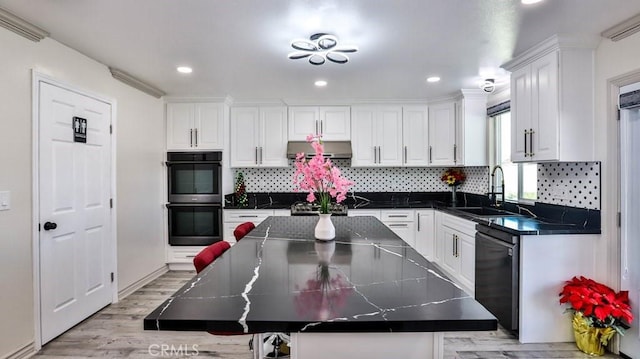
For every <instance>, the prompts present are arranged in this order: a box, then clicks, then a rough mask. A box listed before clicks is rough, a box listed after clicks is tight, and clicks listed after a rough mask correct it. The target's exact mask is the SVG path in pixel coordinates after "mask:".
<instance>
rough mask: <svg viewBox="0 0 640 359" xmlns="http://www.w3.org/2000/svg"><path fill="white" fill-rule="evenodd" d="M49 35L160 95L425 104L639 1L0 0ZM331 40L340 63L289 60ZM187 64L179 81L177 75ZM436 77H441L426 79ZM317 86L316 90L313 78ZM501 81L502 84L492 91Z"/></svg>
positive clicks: (624, 14) (598, 26) (624, 13)
mask: <svg viewBox="0 0 640 359" xmlns="http://www.w3.org/2000/svg"><path fill="white" fill-rule="evenodd" d="M0 7H2V8H4V9H6V10H8V11H10V12H12V13H14V14H16V15H18V16H20V17H22V18H24V19H26V20H27V21H29V22H32V23H33V24H35V25H37V26H39V27H42V28H44V29H45V30H47V31H49V32H50V33H51V37H52V38H53V39H55V40H57V41H59V42H61V43H64V44H66V45H68V46H70V47H72V48H74V49H76V50H78V51H80V52H82V53H84V54H86V55H88V56H90V57H92V58H94V59H96V60H97V61H100V62H102V63H104V64H105V65H108V66H112V67H115V68H118V69H120V70H123V71H125V72H128V73H130V74H132V75H134V76H136V77H137V78H139V79H141V80H143V81H145V82H147V83H150V84H152V85H154V86H156V87H158V88H160V89H162V90H163V91H165V92H166V93H167V94H168V95H171V96H205V97H221V96H231V97H232V98H233V99H234V100H236V101H243V100H247V101H248V100H257V99H260V100H266V101H269V100H285V101H286V102H290V103H291V102H295V101H331V100H338V101H339V100H342V101H344V100H368V99H371V100H384V99H387V100H393V99H434V98H438V97H444V96H449V95H451V94H452V93H454V92H455V91H456V90H459V89H461V88H477V86H478V82H479V81H480V80H481V79H483V78H486V77H495V78H497V79H498V80H499V82H502V83H506V82H507V81H508V73H506V72H505V71H504V70H502V69H500V65H501V64H503V63H505V62H506V61H507V60H509V59H511V58H512V56H513V55H517V54H519V53H521V52H522V51H524V50H526V49H527V48H529V47H531V46H532V45H535V44H536V43H538V42H540V41H542V40H544V39H546V38H548V37H549V36H551V35H553V34H556V33H561V34H592V35H598V34H600V32H601V31H603V30H605V29H607V28H608V27H610V26H612V25H615V24H617V23H619V22H620V21H622V20H625V19H627V18H629V17H631V16H632V15H635V14H637V13H640V1H638V0H546V1H544V2H542V3H539V4H535V5H532V6H525V5H522V4H521V3H520V0H350V1H346V0H290V1H287V0H133V1H132V0H55V1H52V0H28V1H25V0H0ZM317 32H325V33H332V34H335V35H337V36H338V37H339V39H340V41H341V42H342V43H344V44H354V45H357V46H358V47H359V51H358V52H356V53H354V54H350V57H351V61H350V62H349V63H348V64H342V65H341V64H335V63H327V64H325V65H322V66H313V65H310V64H309V63H308V62H307V61H306V60H304V59H303V60H290V59H288V58H287V54H288V53H289V52H291V51H292V49H291V47H290V45H289V42H290V41H291V40H292V39H294V38H308V37H309V36H310V35H311V34H313V33H317ZM179 65H188V66H191V67H193V69H194V71H193V73H192V74H190V75H182V74H179V73H177V72H176V67H177V66H179ZM430 75H438V76H440V77H441V78H442V81H441V82H439V83H436V84H427V83H426V82H425V79H426V77H427V76H430ZM317 79H324V80H327V81H328V82H329V85H328V86H327V87H325V88H315V87H314V86H313V82H314V81H315V80H317ZM503 86H504V85H503Z"/></svg>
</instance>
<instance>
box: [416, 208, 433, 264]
mask: <svg viewBox="0 0 640 359" xmlns="http://www.w3.org/2000/svg"><path fill="white" fill-rule="evenodd" d="M415 219H416V226H415V228H416V231H415V243H416V245H415V249H416V251H418V253H420V254H422V256H423V257H425V258H426V259H427V260H429V261H432V262H433V261H435V250H436V238H435V229H434V225H435V216H434V210H433V209H417V210H416V214H415Z"/></svg>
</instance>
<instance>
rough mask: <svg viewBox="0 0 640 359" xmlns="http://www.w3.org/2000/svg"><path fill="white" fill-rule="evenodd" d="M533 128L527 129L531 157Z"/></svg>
mask: <svg viewBox="0 0 640 359" xmlns="http://www.w3.org/2000/svg"><path fill="white" fill-rule="evenodd" d="M533 155H534V153H533V128H530V129H529V156H531V157H533Z"/></svg>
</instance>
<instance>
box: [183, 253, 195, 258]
mask: <svg viewBox="0 0 640 359" xmlns="http://www.w3.org/2000/svg"><path fill="white" fill-rule="evenodd" d="M184 257H185V258H195V257H196V256H195V254H187V255H186V256H184Z"/></svg>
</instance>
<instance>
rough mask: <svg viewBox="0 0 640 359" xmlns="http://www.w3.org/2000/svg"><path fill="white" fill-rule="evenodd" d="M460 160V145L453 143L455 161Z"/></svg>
mask: <svg viewBox="0 0 640 359" xmlns="http://www.w3.org/2000/svg"><path fill="white" fill-rule="evenodd" d="M456 162H458V146H457V145H456V144H455V143H454V144H453V163H456Z"/></svg>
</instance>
